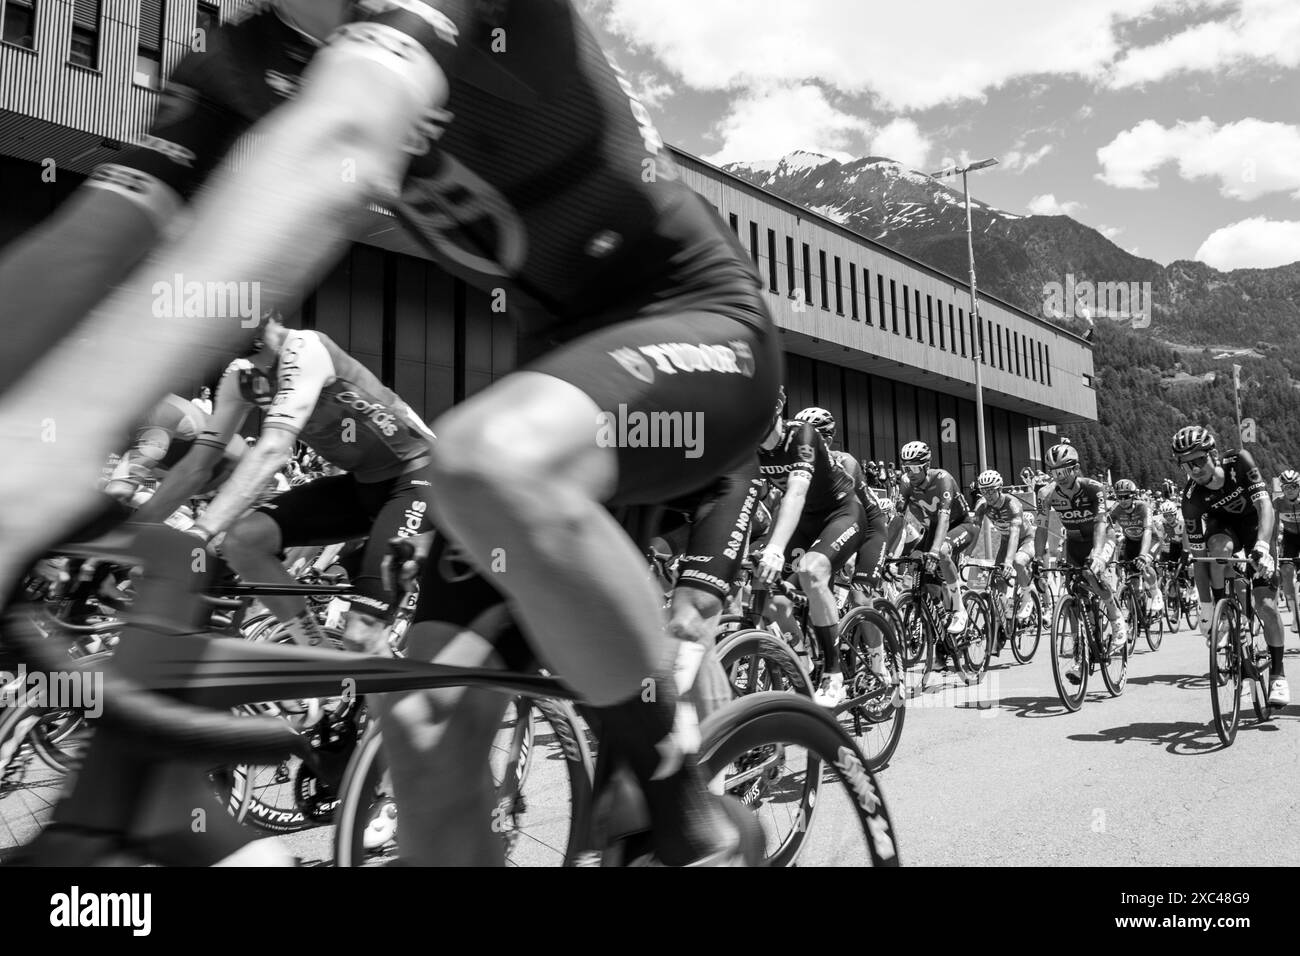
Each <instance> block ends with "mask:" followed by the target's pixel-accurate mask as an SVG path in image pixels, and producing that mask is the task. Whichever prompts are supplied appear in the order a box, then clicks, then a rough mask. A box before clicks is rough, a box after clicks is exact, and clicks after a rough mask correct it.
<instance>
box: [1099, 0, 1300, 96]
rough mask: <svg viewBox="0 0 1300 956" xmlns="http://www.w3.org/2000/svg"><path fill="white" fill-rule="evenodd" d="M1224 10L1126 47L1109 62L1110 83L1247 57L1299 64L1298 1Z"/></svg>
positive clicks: (1232, 63)
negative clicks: (1219, 16) (1145, 42)
mask: <svg viewBox="0 0 1300 956" xmlns="http://www.w3.org/2000/svg"><path fill="white" fill-rule="evenodd" d="M1224 13H1225V14H1226V16H1225V17H1224V18H1222V19H1218V20H1213V21H1209V22H1205V23H1198V24H1196V25H1194V26H1191V27H1188V28H1187V29H1186V30H1183V31H1181V32H1179V33H1176V34H1174V35H1173V36H1169V37H1165V38H1164V39H1163V40H1160V41H1159V42H1157V43H1153V44H1150V45H1149V46H1144V47H1139V48H1136V49H1132V50H1128V51H1127V52H1125V53H1124V54H1123V55H1121V56H1120V57H1119V59H1118V60H1117V61H1116V62H1115V63H1114V64H1113V66H1112V68H1111V71H1110V73H1109V76H1108V79H1107V82H1108V83H1109V85H1111V86H1112V87H1127V86H1135V85H1139V84H1143V83H1150V82H1153V81H1156V80H1162V79H1165V78H1167V77H1170V76H1174V75H1176V74H1178V73H1183V72H1190V71H1203V72H1211V73H1217V72H1222V71H1224V70H1227V69H1230V68H1233V67H1238V66H1241V65H1243V64H1246V63H1259V64H1265V65H1269V66H1275V67H1282V68H1284V69H1286V68H1290V69H1294V68H1295V67H1297V66H1300V4H1297V3H1296V2H1295V0H1240V3H1239V4H1233V5H1232V6H1231V7H1229V8H1227V9H1226V10H1225V11H1224Z"/></svg>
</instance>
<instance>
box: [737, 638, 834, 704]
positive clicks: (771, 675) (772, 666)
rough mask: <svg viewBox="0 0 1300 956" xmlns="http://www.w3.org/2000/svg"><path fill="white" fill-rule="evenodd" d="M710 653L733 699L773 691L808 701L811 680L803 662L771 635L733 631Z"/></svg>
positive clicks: (811, 685) (783, 642)
mask: <svg viewBox="0 0 1300 956" xmlns="http://www.w3.org/2000/svg"><path fill="white" fill-rule="evenodd" d="M713 653H714V655H715V656H716V657H717V659H718V662H719V663H720V664H721V665H722V669H723V670H724V671H725V672H726V674H727V680H728V681H729V682H730V684H731V689H732V693H733V694H734V695H735V696H736V697H744V696H747V695H749V694H754V693H759V692H761V691H765V690H775V691H786V692H793V693H796V694H799V695H800V696H802V697H807V698H808V699H809V700H811V699H812V695H813V690H814V687H813V682H812V677H811V676H809V674H808V670H807V668H805V667H804V665H803V661H801V660H800V659H799V655H798V654H796V653H795V651H794V648H792V647H791V646H790V645H789V644H788V643H786V642H785V641H784V640H782V639H781V638H779V637H777V636H776V635H775V634H773V633H772V632H771V631H768V630H765V629H763V628H747V629H745V630H742V631H736V632H735V633H733V634H729V635H728V636H727V637H725V638H724V639H722V640H721V641H719V642H718V645H717V647H716V648H715V649H714V652H713Z"/></svg>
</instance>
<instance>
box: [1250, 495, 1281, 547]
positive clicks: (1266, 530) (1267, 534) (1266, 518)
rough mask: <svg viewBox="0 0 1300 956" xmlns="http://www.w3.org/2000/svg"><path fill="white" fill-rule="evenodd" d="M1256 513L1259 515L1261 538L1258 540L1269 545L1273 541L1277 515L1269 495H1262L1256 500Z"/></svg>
mask: <svg viewBox="0 0 1300 956" xmlns="http://www.w3.org/2000/svg"><path fill="white" fill-rule="evenodd" d="M1255 513H1256V514H1257V515H1259V538H1258V539H1257V540H1259V541H1262V542H1263V543H1264V544H1268V543H1269V542H1270V541H1272V540H1273V523H1274V521H1275V520H1276V515H1277V513H1276V512H1275V511H1274V510H1273V502H1272V501H1270V500H1269V497H1268V495H1261V496H1259V497H1258V498H1256V499H1255Z"/></svg>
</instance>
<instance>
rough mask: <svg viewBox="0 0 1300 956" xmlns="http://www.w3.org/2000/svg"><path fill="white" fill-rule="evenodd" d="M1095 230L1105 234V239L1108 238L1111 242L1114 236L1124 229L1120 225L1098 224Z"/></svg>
mask: <svg viewBox="0 0 1300 956" xmlns="http://www.w3.org/2000/svg"><path fill="white" fill-rule="evenodd" d="M1097 231H1098V232H1099V233H1101V234H1102V235H1103V236H1105V237H1106V238H1107V239H1109V240H1110V241H1111V242H1114V241H1115V237H1116V236H1118V235H1119V234H1120V233H1121V232H1123V231H1124V229H1123V227H1121V226H1098V227H1097Z"/></svg>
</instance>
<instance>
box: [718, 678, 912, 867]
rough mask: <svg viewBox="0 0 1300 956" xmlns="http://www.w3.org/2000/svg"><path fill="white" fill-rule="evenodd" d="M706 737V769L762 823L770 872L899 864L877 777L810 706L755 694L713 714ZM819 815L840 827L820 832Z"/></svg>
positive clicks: (825, 717) (790, 696)
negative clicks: (803, 867) (778, 868)
mask: <svg viewBox="0 0 1300 956" xmlns="http://www.w3.org/2000/svg"><path fill="white" fill-rule="evenodd" d="M700 732H701V735H702V737H703V744H702V746H701V748H700V761H701V763H702V764H703V765H704V766H705V767H706V768H707V770H708V773H709V774H710V775H711V776H716V775H718V774H722V775H723V778H724V780H725V787H726V791H727V792H728V793H730V794H733V795H735V796H736V797H738V798H739V799H740V801H741V802H742V803H743V804H744V805H745V806H747V807H749V809H750V810H751V811H753V812H754V814H755V815H756V816H757V817H758V818H759V821H760V822H761V823H762V824H763V830H764V835H765V837H766V840H767V846H766V851H765V854H764V855H765V858H766V864H767V865H768V866H794V865H796V864H797V863H798V864H805V865H811V866H898V847H897V845H896V843H895V836H894V829H893V824H892V823H891V821H890V818H889V811H888V809H887V808H886V806H885V801H884V798H883V797H882V796H881V793H880V789H879V787H878V785H877V784H876V780H875V777H874V775H873V774H872V772H871V770H870V769H869V768H868V767H867V765H866V762H865V761H864V760H863V758H862V755H861V753H860V752H859V751H858V748H857V746H856V745H855V744H854V742H853V740H852V738H851V737H849V736H848V735H847V734H846V733H845V732H844V729H843V728H842V727H841V726H840V725H839V724H838V723H837V722H836V721H835V720H834V719H833V718H832V717H831V716H830V715H829V714H827V713H826V712H825V711H824V710H822V709H821V708H819V707H817V706H816V705H815V704H813V703H812V702H811V701H807V700H804V699H803V698H801V697H797V696H795V695H793V694H752V695H750V696H748V697H744V698H741V699H740V700H737V701H734V702H733V703H731V704H730V705H728V706H726V707H724V708H722V709H721V710H719V711H717V712H716V713H714V714H711V715H710V716H709V717H708V718H707V719H706V720H705V721H704V722H703V723H702V724H701V726H700ZM836 782H838V783H839V786H838V787H837V786H834V785H833V784H834V783H836ZM818 816H822V817H826V816H830V817H833V818H834V820H835V821H836V824H837V825H836V826H822V827H819V826H817V820H816V818H817V817H818ZM849 821H854V822H855V824H856V825H849Z"/></svg>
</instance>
